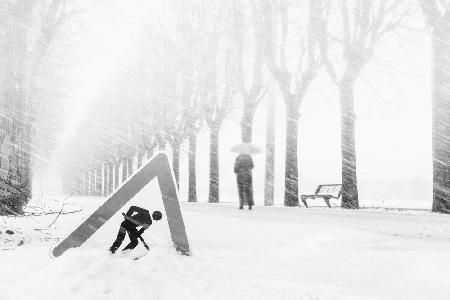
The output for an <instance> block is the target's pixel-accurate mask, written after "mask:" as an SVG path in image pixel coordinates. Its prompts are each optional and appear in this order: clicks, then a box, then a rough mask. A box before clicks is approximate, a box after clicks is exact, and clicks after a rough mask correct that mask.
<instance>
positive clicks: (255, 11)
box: [233, 0, 265, 143]
mask: <svg viewBox="0 0 450 300" xmlns="http://www.w3.org/2000/svg"><path fill="white" fill-rule="evenodd" d="M250 6H251V15H252V21H251V22H252V26H251V29H252V31H253V34H252V39H253V55H252V56H251V59H252V60H253V74H252V76H251V77H252V78H251V83H250V87H249V88H248V87H247V85H246V81H247V80H248V77H250V76H249V74H247V72H246V70H247V69H249V68H247V67H246V66H245V62H244V54H245V53H246V52H247V51H248V48H250V47H249V46H250V45H248V43H246V42H245V41H246V40H247V39H246V34H245V32H246V30H245V29H246V28H245V27H246V26H245V23H246V22H245V17H244V16H245V15H246V13H247V9H246V6H245V5H242V3H241V1H240V0H235V1H234V4H233V20H234V34H233V37H234V42H235V43H236V60H237V83H238V85H239V93H240V95H241V97H242V100H243V111H242V120H241V136H242V142H244V143H249V142H251V141H252V136H253V134H252V132H253V130H252V129H253V118H254V116H255V112H256V109H257V107H258V104H259V103H260V101H261V99H262V98H263V97H264V92H265V82H264V71H263V68H264V56H263V54H264V27H263V26H262V25H263V24H262V14H261V8H260V7H258V6H257V4H256V3H255V1H252V2H251V3H250Z"/></svg>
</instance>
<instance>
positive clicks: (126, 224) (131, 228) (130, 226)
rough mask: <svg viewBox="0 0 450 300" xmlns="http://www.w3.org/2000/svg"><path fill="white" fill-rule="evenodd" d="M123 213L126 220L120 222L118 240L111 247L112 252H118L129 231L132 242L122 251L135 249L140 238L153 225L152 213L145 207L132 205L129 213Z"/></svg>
mask: <svg viewBox="0 0 450 300" xmlns="http://www.w3.org/2000/svg"><path fill="white" fill-rule="evenodd" d="M122 215H123V216H124V218H125V220H124V221H123V222H122V223H121V224H120V229H119V232H118V233H117V237H116V240H115V241H114V243H113V244H112V246H111V248H110V249H109V250H110V251H111V252H112V253H114V252H116V250H117V249H118V248H119V247H120V245H121V244H122V242H123V240H124V239H125V235H126V233H128V237H129V238H130V243H129V244H128V245H127V246H126V247H125V248H124V249H123V250H122V251H124V250H132V249H134V248H135V247H136V246H137V245H138V243H139V242H138V238H139V237H140V236H141V234H142V233H143V232H144V231H145V230H146V229H147V228H148V227H149V226H150V225H152V218H151V216H150V213H149V211H148V210H146V209H144V208H141V207H138V206H131V207H130V209H129V210H128V211H127V213H126V214H122ZM139 226H141V229H139V230H138V229H137V227H139Z"/></svg>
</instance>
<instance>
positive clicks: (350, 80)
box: [321, 0, 408, 208]
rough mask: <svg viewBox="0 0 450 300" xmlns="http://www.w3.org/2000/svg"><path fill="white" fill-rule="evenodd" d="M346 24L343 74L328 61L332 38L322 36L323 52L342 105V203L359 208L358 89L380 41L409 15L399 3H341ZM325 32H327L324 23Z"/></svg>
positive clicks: (394, 0)
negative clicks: (357, 84)
mask: <svg viewBox="0 0 450 300" xmlns="http://www.w3.org/2000/svg"><path fill="white" fill-rule="evenodd" d="M338 2H339V3H338V5H339V6H340V7H339V8H340V17H341V21H342V31H343V34H342V39H338V40H339V42H340V44H342V60H343V63H344V67H343V71H342V74H341V75H338V74H337V72H336V68H335V67H334V66H333V64H332V63H331V62H330V60H329V59H328V58H327V56H326V53H327V52H328V40H327V39H328V38H332V39H333V41H335V40H336V37H335V36H333V35H328V37H326V36H325V35H322V37H323V39H322V41H321V49H322V54H323V57H322V59H323V62H324V64H325V66H326V69H327V71H328V72H329V74H330V77H331V78H332V80H333V81H334V82H335V83H336V85H337V87H338V90H339V100H340V105H341V151H342V202H341V206H342V207H343V208H359V200H358V186H357V176H356V150H355V120H356V115H355V103H354V86H355V81H356V80H357V78H358V77H359V74H360V73H361V71H362V69H363V68H364V67H365V66H366V65H367V63H368V62H369V60H370V59H371V58H372V57H373V55H374V51H375V47H376V45H377V42H378V41H379V40H380V38H381V37H382V36H383V35H385V34H386V33H388V32H390V31H392V30H393V29H395V28H396V27H397V26H398V25H399V24H400V23H401V21H402V20H403V18H404V16H405V15H406V13H407V11H408V10H407V9H404V7H402V5H401V1H397V0H392V1H391V0H379V1H367V0H351V1H348V0H343V1H338ZM321 30H322V32H327V29H326V25H325V24H323V23H322V25H321Z"/></svg>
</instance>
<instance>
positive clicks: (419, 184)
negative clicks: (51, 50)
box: [34, 1, 432, 207]
mask: <svg viewBox="0 0 450 300" xmlns="http://www.w3.org/2000/svg"><path fill="white" fill-rule="evenodd" d="M149 3H150V4H149ZM164 3H166V2H164V1H159V2H158V1H150V2H149V1H133V3H128V1H127V3H126V4H125V3H123V2H122V3H120V1H117V3H116V4H115V5H114V6H112V7H110V9H109V10H108V11H106V12H102V11H95V12H93V13H92V16H91V17H92V18H91V19H92V20H93V24H95V25H93V26H91V27H88V28H84V30H86V31H88V32H89V34H88V35H86V38H84V39H82V42H83V43H84V44H85V45H86V47H87V49H88V50H85V52H84V53H82V55H80V56H82V57H83V58H81V59H80V60H79V62H78V63H77V64H75V65H74V66H71V69H70V70H68V73H71V74H73V75H72V76H73V77H76V78H78V81H79V84H77V85H76V87H74V88H73V89H72V91H71V95H70V97H69V98H71V99H73V100H74V101H71V102H72V105H73V109H68V111H69V112H70V113H69V114H68V115H67V116H66V117H65V123H64V124H60V125H61V126H62V128H63V130H62V131H61V132H62V135H61V136H60V139H59V140H58V143H57V144H58V145H57V148H56V149H55V151H54V152H53V153H51V154H48V155H47V154H45V155H44V156H46V158H47V159H48V160H49V161H50V162H52V164H47V165H46V167H45V168H44V169H46V171H45V172H39V173H36V174H35V181H34V185H35V186H34V192H35V193H38V194H40V193H53V192H60V191H61V186H60V185H61V182H60V176H59V173H58V170H57V168H53V167H52V165H58V164H59V163H60V162H58V159H59V158H58V157H61V153H62V152H64V151H65V148H64V147H65V144H66V142H67V141H68V140H70V139H71V138H73V135H74V134H75V132H76V127H77V126H79V124H81V123H82V122H83V118H85V117H86V111H87V110H89V108H90V107H91V105H92V104H93V103H95V101H96V100H97V98H98V97H100V95H101V94H102V93H103V92H104V91H105V89H107V88H108V84H111V82H110V81H109V79H110V78H113V77H114V76H115V75H116V73H117V71H118V70H120V68H121V67H123V64H124V63H126V61H127V60H126V56H127V55H128V53H130V51H131V52H132V51H133V49H135V48H137V47H138V44H139V36H140V35H142V33H143V29H142V26H141V24H140V23H141V22H142V23H145V24H147V25H148V24H151V26H154V27H155V26H156V27H157V26H164V22H170V18H171V17H173V16H171V12H170V11H168V8H167V5H166V4H164ZM148 12H152V14H153V15H154V18H148V17H145V18H144V16H148ZM146 13H147V15H146ZM168 20H169V21H168ZM417 23H418V24H415V23H414V24H413V25H414V26H413V27H414V28H415V29H413V30H409V29H407V27H408V25H410V24H406V25H405V26H404V28H402V29H399V30H398V31H397V32H395V33H393V34H392V35H390V36H389V37H388V38H385V40H382V41H381V42H380V43H379V45H378V47H377V51H376V53H375V57H374V58H373V59H372V60H371V61H370V62H369V64H368V65H367V67H366V68H365V69H364V71H363V74H362V76H361V77H360V78H359V79H358V81H357V85H356V89H355V99H356V114H357V121H356V122H357V123H356V126H357V132H356V143H357V149H356V150H357V163H358V180H359V182H358V183H359V187H360V194H361V204H362V205H371V204H372V203H374V201H377V203H383V204H384V205H387V206H389V203H390V201H393V200H405V201H409V203H410V204H409V206H414V205H415V204H412V203H414V201H420V202H421V204H418V205H420V206H426V207H429V206H431V180H432V173H431V171H432V160H431V103H430V49H429V46H428V45H429V44H430V43H429V39H428V37H427V33H426V30H425V26H424V25H423V24H422V21H421V20H420V21H417ZM387 40H389V42H388V41H387ZM273 88H275V89H276V87H273ZM276 95H277V106H276V109H277V123H276V124H277V127H276V174H275V176H276V177H275V181H276V187H275V202H276V204H281V203H282V201H283V190H284V188H283V186H284V147H285V142H284V135H285V133H284V119H285V117H284V104H283V101H282V99H281V97H280V95H278V93H277V92H276ZM236 102H237V103H236V105H235V108H234V110H233V112H232V114H231V116H230V117H229V119H228V120H226V122H225V124H224V126H223V127H222V130H221V140H220V149H221V152H220V178H221V182H220V184H221V191H222V200H223V201H237V195H236V187H235V178H234V174H233V172H232V168H231V165H232V163H233V162H234V154H232V153H230V152H229V148H230V147H231V146H232V145H234V144H236V143H239V142H240V126H239V122H240V114H241V110H240V107H239V104H238V101H236ZM265 115H266V101H263V103H262V104H261V105H260V106H259V108H258V111H257V114H256V117H255V121H254V133H253V135H254V142H255V143H256V144H259V145H260V146H262V147H264V145H265ZM298 143H299V147H298V149H299V183H300V193H303V192H307V193H309V192H311V191H312V190H313V189H314V188H315V186H316V185H317V184H320V183H336V182H340V180H341V179H340V172H341V168H340V163H341V157H340V120H339V103H338V94H337V90H336V88H335V86H334V85H333V84H332V83H331V82H330V81H329V79H328V77H327V75H326V74H325V72H324V71H321V74H320V76H319V78H318V79H317V80H315V81H314V82H313V84H312V86H311V87H310V89H309V91H308V94H307V97H306V100H305V103H304V104H303V106H302V108H301V117H300V123H299V141H298ZM208 147H209V135H208V131H207V127H206V126H204V127H203V130H202V131H201V133H200V135H199V138H198V158H201V159H199V160H198V189H199V195H198V196H199V201H200V202H204V201H206V200H207V193H208V170H209V169H208V167H209V166H208V160H207V159H204V158H207V157H209V148H208ZM169 150H170V149H169ZM186 151H187V145H184V146H183V153H182V157H181V162H180V166H181V167H180V168H181V170H180V172H181V174H180V176H181V181H180V184H181V186H180V190H181V194H182V195H184V198H186V193H187V180H186V179H187V152H186ZM41 164H42V162H41ZM255 165H256V168H255V172H254V174H255V178H254V180H255V199H256V204H257V205H262V203H263V183H264V154H260V155H258V156H255ZM396 203H398V201H397V202H396Z"/></svg>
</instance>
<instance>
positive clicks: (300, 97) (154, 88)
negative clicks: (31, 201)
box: [0, 0, 450, 212]
mask: <svg viewBox="0 0 450 300" xmlns="http://www.w3.org/2000/svg"><path fill="white" fill-rule="evenodd" d="M31 2H33V1H10V2H8V3H7V4H3V6H2V7H1V9H2V10H1V11H0V13H2V14H4V15H5V16H8V17H7V18H3V19H2V20H9V21H4V22H3V23H2V24H0V25H1V27H0V28H4V29H5V30H2V34H3V36H2V40H4V41H8V42H7V43H4V44H2V49H5V56H4V57H5V58H6V60H4V61H2V64H3V65H4V66H5V68H2V72H4V73H5V74H2V76H3V77H4V78H5V79H7V80H6V81H5V84H4V85H3V87H2V88H3V89H2V97H1V106H2V120H3V121H2V122H3V123H2V135H1V141H2V164H1V167H2V170H4V169H5V167H4V166H6V165H8V166H11V165H14V163H12V162H13V161H14V160H13V159H12V158H15V159H16V161H19V158H20V157H23V159H22V161H23V163H17V165H19V164H22V165H23V166H24V168H23V171H17V170H19V169H18V168H16V169H14V168H12V167H8V168H6V169H5V170H6V173H5V174H8V175H5V176H3V175H2V183H3V185H7V186H17V185H18V184H16V185H14V184H12V183H11V180H12V178H13V177H14V176H16V177H17V179H18V180H17V182H21V183H20V184H19V185H21V186H27V187H28V189H27V191H28V192H27V193H25V194H26V196H25V198H27V197H28V194H29V185H30V183H29V173H30V166H29V165H30V164H29V156H30V153H31V125H32V124H33V114H32V112H31V111H30V110H27V109H26V108H25V107H26V105H25V103H29V101H31V100H30V99H32V98H31V97H30V96H29V95H32V93H30V92H29V90H32V86H33V84H32V82H33V81H32V78H34V77H36V76H38V74H36V72H38V70H39V67H38V65H39V61H40V60H41V59H42V58H43V57H45V55H46V52H47V51H48V49H47V47H48V46H49V45H51V40H52V37H53V35H54V33H55V32H57V28H58V26H59V25H60V24H61V23H62V22H63V21H64V20H66V18H68V14H67V13H66V11H67V9H66V7H65V3H66V1H57V0H53V1H50V0H49V1H47V2H48V3H47V2H45V5H46V7H45V9H42V8H41V10H40V11H41V12H45V13H43V14H42V15H39V16H40V17H41V19H39V20H38V21H36V19H35V18H36V16H35V14H31V12H33V11H35V10H34V9H35V5H37V4H35V3H34V2H33V3H31ZM42 5H43V4H42ZM414 8H420V9H421V10H422V11H423V15H424V16H425V19H426V21H427V24H428V26H429V28H430V35H431V37H432V45H433V79H432V80H433V102H432V103H433V170H434V177H433V179H434V193H433V210H434V211H439V212H449V209H450V154H449V153H450V142H449V136H450V122H449V121H448V115H449V111H450V104H449V102H450V95H449V92H448V91H449V90H450V87H449V85H450V76H449V74H450V54H449V53H450V52H449V51H448V50H449V49H450V46H449V45H450V30H449V29H450V21H449V20H450V18H449V16H450V4H449V1H445V0H429V1H422V0H419V1H418V3H416V2H412V1H395V0H378V1H369V0H343V1H331V0H305V1H288V0H280V1H275V2H274V1H270V0H260V1H256V0H254V1H241V0H233V1H219V0H216V1H204V0H196V1H182V0H180V1H176V9H174V13H176V14H177V16H176V18H175V19H176V20H177V21H176V22H175V24H171V25H168V26H165V27H160V28H150V27H146V26H145V25H143V26H142V28H141V29H142V31H143V32H145V35H143V40H144V41H143V43H142V45H141V46H140V48H139V49H137V51H136V52H137V53H138V55H136V57H135V60H134V64H130V65H132V66H128V67H127V69H126V70H125V71H123V73H122V74H121V78H122V79H120V80H119V79H118V81H117V84H115V85H114V87H112V88H111V90H110V92H108V93H106V94H105V95H104V98H105V99H104V100H103V102H101V105H100V104H99V106H98V109H97V110H96V112H92V114H91V115H90V117H89V119H87V120H86V121H85V122H84V124H83V126H82V127H81V128H80V129H79V132H78V135H77V136H78V137H79V138H78V140H77V141H76V142H75V143H74V147H73V149H72V150H73V152H71V153H70V154H69V155H68V156H70V158H71V159H69V160H68V161H69V163H68V164H67V166H66V168H65V169H66V175H65V179H66V180H65V183H66V190H68V191H70V192H74V193H80V194H94V195H107V194H109V193H111V192H112V191H113V190H114V188H116V187H117V186H118V185H119V184H120V182H122V181H124V180H126V178H127V177H128V176H130V175H131V174H132V173H133V171H134V170H135V169H136V167H139V166H140V165H141V164H142V163H143V160H144V159H145V158H149V157H150V156H151V154H152V153H153V151H154V150H156V149H165V148H166V146H167V145H170V148H171V150H172V153H173V168H174V173H175V177H176V180H177V183H179V180H180V178H179V159H180V154H181V153H180V147H181V145H182V144H183V142H184V141H185V140H188V142H189V151H188V157H189V179H188V180H189V201H196V173H195V170H196V149H197V133H198V132H199V130H200V129H201V127H202V126H203V125H206V126H207V129H208V130H209V135H210V151H209V153H210V158H209V160H210V174H209V197H208V201H209V202H219V200H220V195H219V182H220V176H219V175H220V174H219V142H220V138H219V137H220V131H221V128H222V125H223V122H224V120H225V119H226V118H227V116H228V115H229V113H230V111H231V109H232V108H233V107H234V106H235V105H236V104H237V103H238V102H239V101H240V103H241V105H240V107H242V119H241V137H242V141H243V142H251V141H252V130H253V118H254V115H255V112H256V110H257V107H258V105H259V103H260V102H261V100H262V99H263V98H264V97H265V96H267V90H268V88H267V86H268V85H273V86H276V87H277V88H278V90H279V92H280V94H281V96H282V99H283V101H284V106H285V109H286V150H285V151H286V161H285V196H284V204H285V205H286V206H297V205H298V196H299V188H298V173H299V171H298V163H297V162H298V157H297V155H298V149H297V148H298V144H299V143H298V124H299V118H300V117H301V116H300V114H299V111H300V108H301V106H302V104H303V103H304V101H305V99H306V98H307V97H308V89H309V88H310V87H311V85H312V83H313V81H314V80H315V79H316V78H317V76H318V73H319V72H322V71H325V72H327V73H328V75H329V78H331V80H332V82H334V83H335V84H336V87H337V89H338V98H339V102H340V108H341V151H342V183H343V193H342V207H344V208H358V207H359V199H358V185H357V172H356V170H357V163H356V162H357V160H356V150H355V126H356V115H355V101H357V99H355V96H354V87H355V82H356V81H357V80H358V78H359V76H360V74H361V72H362V70H363V69H364V67H365V66H366V65H367V64H368V63H369V62H370V60H371V59H372V58H373V56H374V55H375V53H376V47H377V45H378V44H379V42H380V40H382V39H383V38H387V37H388V35H389V33H390V32H392V31H393V30H396V29H397V28H398V27H399V26H401V24H402V22H403V21H404V19H405V18H407V17H408V16H409V15H410V14H411V13H412V11H414ZM31 19H33V20H32V21H31ZM17 20H19V21H20V22H17ZM32 22H34V23H32ZM36 24H39V28H40V30H38V31H33V34H34V35H36V37H35V38H34V39H29V38H26V37H28V35H29V34H30V33H29V32H28V31H30V30H29V28H34V27H36V26H37V25H36ZM33 26H34V27H33ZM36 32H37V33H36ZM30 41H33V42H34V43H36V44H35V46H30V45H28V43H31V42H30ZM30 48H32V49H33V51H32V52H33V55H30V54H29V52H30V51H29V49H30ZM17 49H22V50H21V51H18V50H17ZM8 51H9V52H8ZM8 53H9V54H8ZM31 57H32V58H31ZM25 68H29V70H25ZM33 70H36V71H33ZM8 72H9V73H8ZM23 74H31V76H24V75H23ZM124 78H125V79H124ZM269 82H270V83H271V84H269ZM269 90H270V89H269ZM269 97H271V98H274V96H273V95H271V94H270V93H269ZM271 100H273V99H271ZM27 101H28V102H27ZM269 102H270V101H269ZM31 107H33V106H31ZM8 109H9V110H8ZM11 116H12V117H11ZM269 120H270V118H269ZM14 124H16V125H14ZM20 124H22V125H20ZM268 124H269V125H268V127H267V132H268V139H267V141H268V145H267V150H268V151H266V155H267V159H266V166H267V169H266V187H265V190H266V191H265V197H266V199H265V204H267V205H271V204H273V168H274V164H273V158H274V154H273V149H274V147H273V126H275V125H274V124H273V123H271V122H269V121H268ZM13 128H16V129H13ZM14 132H16V133H18V134H16V133H14ZM19 137H20V138H19ZM8 139H9V140H8ZM8 141H9V142H8ZM5 143H8V145H9V144H10V145H15V146H14V147H13V146H4V145H5ZM8 147H9V148H11V149H14V151H16V154H11V151H10V150H8V151H10V152H8V153H7V152H6V150H4V149H7V148H8ZM19 148H20V149H21V150H20V149H19ZM20 151H21V152H20ZM19 152H20V153H21V154H20V155H19V154H18V153H19ZM4 161H7V163H6V164H5V163H4ZM14 170H16V171H14ZM14 172H16V173H14ZM2 174H3V173H2ZM14 174H16V175H14ZM13 175H14V176H13ZM7 180H9V182H8V181H7ZM22 193H23V192H22ZM25 194H24V195H25Z"/></svg>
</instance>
